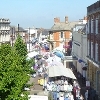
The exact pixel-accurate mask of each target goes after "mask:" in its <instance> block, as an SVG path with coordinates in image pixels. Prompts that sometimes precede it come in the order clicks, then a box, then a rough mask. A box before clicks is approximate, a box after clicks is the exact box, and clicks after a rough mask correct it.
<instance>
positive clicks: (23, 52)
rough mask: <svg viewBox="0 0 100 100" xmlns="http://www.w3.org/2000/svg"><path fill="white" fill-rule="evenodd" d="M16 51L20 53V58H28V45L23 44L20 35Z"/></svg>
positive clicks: (16, 43)
mask: <svg viewBox="0 0 100 100" xmlns="http://www.w3.org/2000/svg"><path fill="white" fill-rule="evenodd" d="M14 47H15V50H16V51H17V52H18V54H19V55H20V56H26V55H27V47H26V44H25V43H24V42H23V40H22V38H21V36H20V35H18V37H17V40H16V42H15V44H14Z"/></svg>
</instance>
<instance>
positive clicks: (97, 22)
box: [95, 19, 98, 34]
mask: <svg viewBox="0 0 100 100" xmlns="http://www.w3.org/2000/svg"><path fill="white" fill-rule="evenodd" d="M95 27H96V32H95V33H96V34H98V19H96V26H95Z"/></svg>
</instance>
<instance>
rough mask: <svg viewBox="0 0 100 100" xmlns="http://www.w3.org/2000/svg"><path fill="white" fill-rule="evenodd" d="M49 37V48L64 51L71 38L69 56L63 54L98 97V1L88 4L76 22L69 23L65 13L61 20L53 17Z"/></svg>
mask: <svg viewBox="0 0 100 100" xmlns="http://www.w3.org/2000/svg"><path fill="white" fill-rule="evenodd" d="M49 36H50V38H49V42H50V43H51V44H52V46H51V50H52V49H54V48H56V47H62V46H63V47H65V52H67V53H68V50H69V48H71V46H69V42H70V41H72V48H71V54H70V55H71V56H70V57H69V56H68V55H67V56H66V59H67V60H66V62H72V63H73V65H74V66H75V69H76V71H77V72H79V73H80V74H81V75H82V76H83V77H84V78H85V79H86V80H87V81H90V86H91V87H92V88H94V90H96V92H97V93H98V95H99V96H100V1H97V2H96V3H94V4H92V5H90V6H88V7H87V17H84V18H83V19H80V20H79V21H75V22H69V21H68V17H67V16H66V17H65V22H60V18H58V17H57V18H54V25H53V26H52V28H51V30H50V31H49ZM73 58H75V59H73ZM66 65H67V66H68V64H66Z"/></svg>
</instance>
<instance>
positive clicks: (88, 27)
mask: <svg viewBox="0 0 100 100" xmlns="http://www.w3.org/2000/svg"><path fill="white" fill-rule="evenodd" d="M89 24H90V20H88V23H87V34H89V33H90V31H89V29H90V25H89Z"/></svg>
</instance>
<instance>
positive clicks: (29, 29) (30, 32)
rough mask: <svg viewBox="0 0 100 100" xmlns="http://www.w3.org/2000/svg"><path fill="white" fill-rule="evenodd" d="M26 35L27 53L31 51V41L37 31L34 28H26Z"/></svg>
mask: <svg viewBox="0 0 100 100" xmlns="http://www.w3.org/2000/svg"><path fill="white" fill-rule="evenodd" d="M25 30H27V32H28V33H27V34H28V42H27V50H28V52H31V51H33V45H32V41H33V40H34V39H36V38H37V29H36V28H35V27H32V28H26V29H25Z"/></svg>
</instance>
